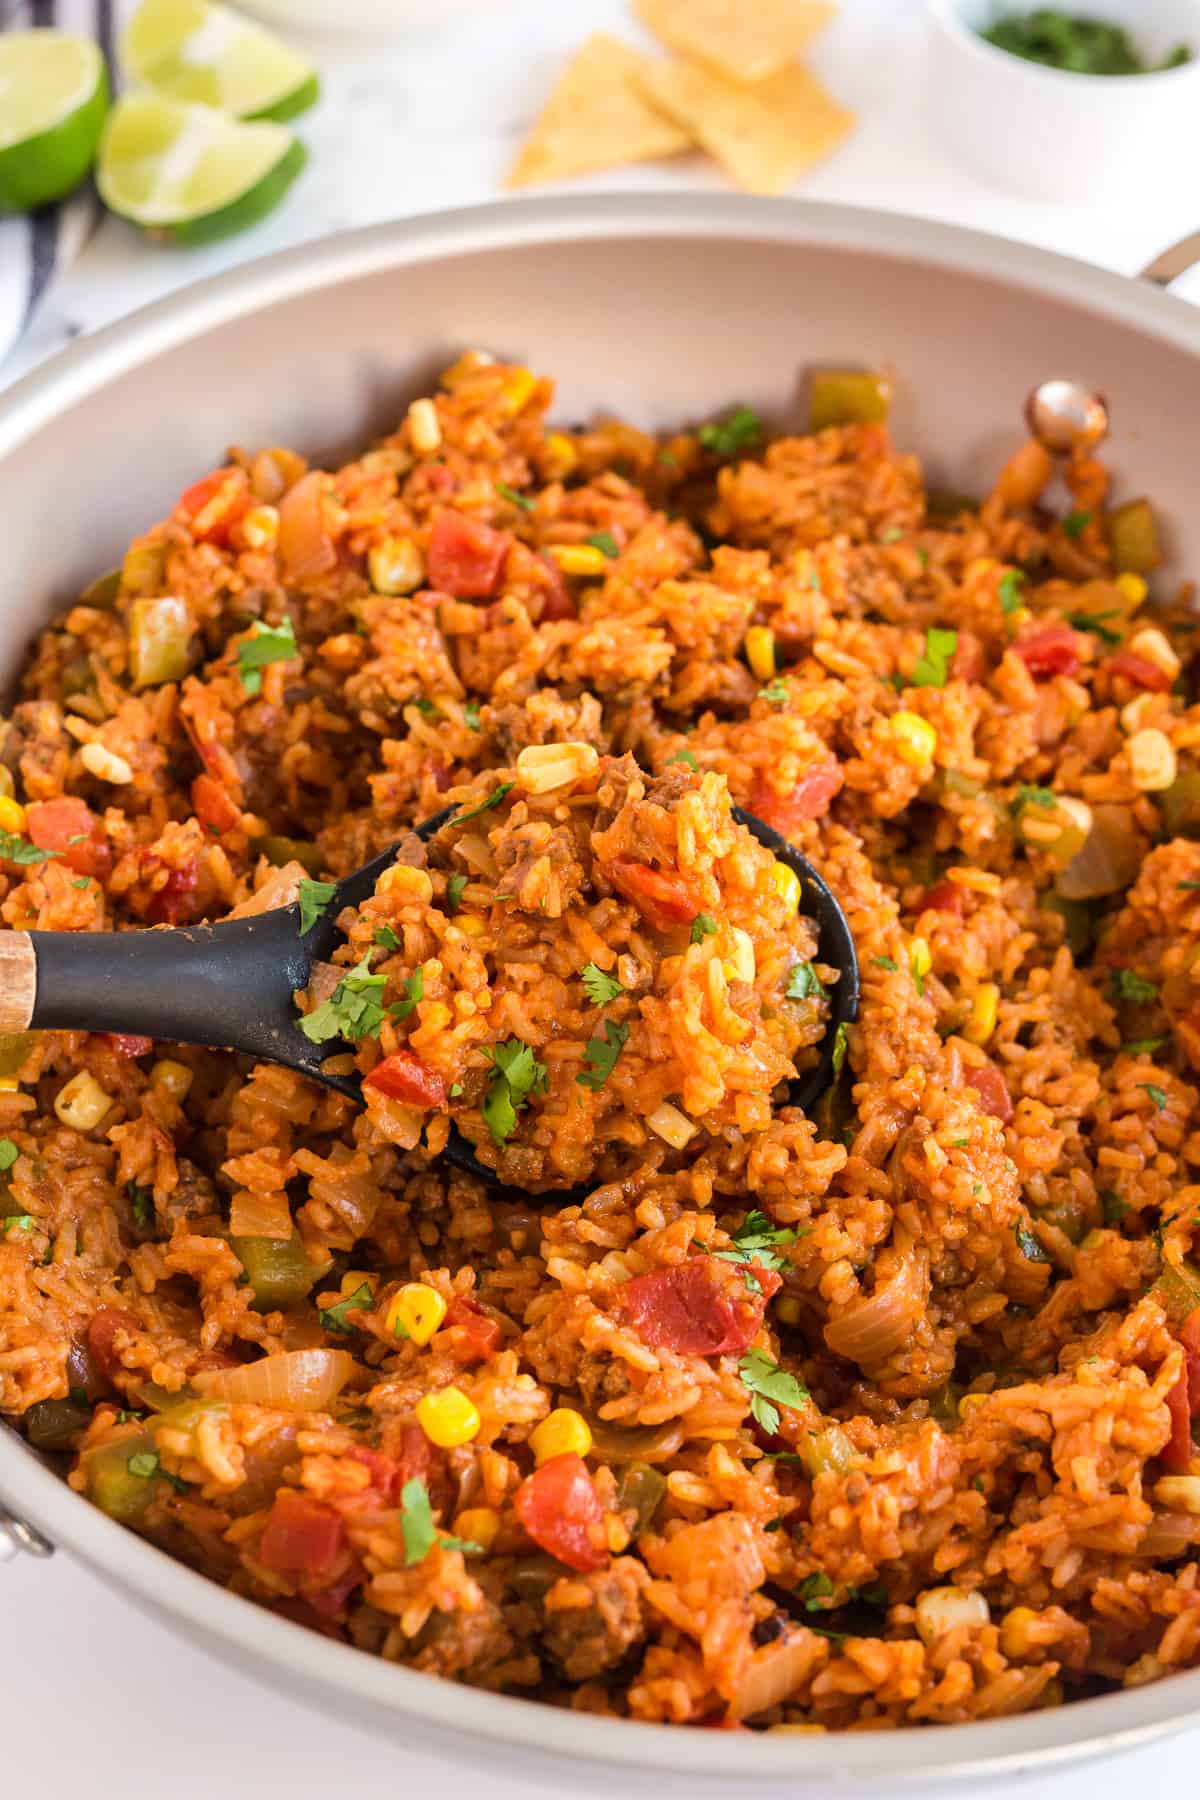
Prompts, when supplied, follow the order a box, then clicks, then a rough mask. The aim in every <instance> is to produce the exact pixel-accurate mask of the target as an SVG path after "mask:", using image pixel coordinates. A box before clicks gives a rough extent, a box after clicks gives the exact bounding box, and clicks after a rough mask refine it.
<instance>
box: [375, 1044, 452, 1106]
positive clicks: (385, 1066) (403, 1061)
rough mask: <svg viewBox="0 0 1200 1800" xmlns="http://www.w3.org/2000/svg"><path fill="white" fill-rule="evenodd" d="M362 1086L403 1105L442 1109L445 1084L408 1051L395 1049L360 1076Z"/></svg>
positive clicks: (444, 1099)
mask: <svg viewBox="0 0 1200 1800" xmlns="http://www.w3.org/2000/svg"><path fill="white" fill-rule="evenodd" d="M363 1086H364V1087H365V1088H373V1089H374V1090H375V1092H376V1093H377V1094H386V1095H387V1097H388V1099H389V1100H400V1101H403V1103H404V1104H405V1105H406V1106H445V1104H446V1083H445V1082H444V1081H443V1079H442V1077H441V1076H440V1075H439V1074H438V1072H437V1070H436V1069H431V1068H430V1067H429V1064H428V1063H423V1062H422V1061H421V1059H420V1057H419V1056H415V1055H414V1054H413V1052H412V1051H411V1050H396V1051H394V1052H393V1053H392V1055H391V1056H385V1057H384V1059H383V1061H382V1062H381V1063H379V1064H378V1066H377V1067H376V1068H374V1069H372V1070H371V1073H370V1074H369V1075H365V1076H364V1077H363Z"/></svg>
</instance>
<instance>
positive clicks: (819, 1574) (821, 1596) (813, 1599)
mask: <svg viewBox="0 0 1200 1800" xmlns="http://www.w3.org/2000/svg"><path fill="white" fill-rule="evenodd" d="M799 1591H800V1598H801V1600H803V1602H804V1610H805V1612H827V1611H828V1610H829V1609H828V1607H826V1606H823V1605H822V1604H821V1602H822V1601H824V1600H828V1599H829V1598H830V1596H831V1595H832V1594H833V1592H834V1586H833V1583H832V1581H831V1580H830V1579H829V1577H828V1575H827V1574H826V1573H825V1571H824V1569H818V1570H817V1571H816V1573H815V1574H814V1575H806V1576H805V1577H804V1580H803V1581H802V1582H801V1583H800V1590H799Z"/></svg>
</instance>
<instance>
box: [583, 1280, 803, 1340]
mask: <svg viewBox="0 0 1200 1800" xmlns="http://www.w3.org/2000/svg"><path fill="white" fill-rule="evenodd" d="M743 1266H744V1267H745V1269H746V1270H747V1271H748V1272H749V1273H751V1274H752V1275H753V1276H754V1279H755V1283H756V1286H757V1287H758V1288H759V1290H760V1291H759V1292H758V1293H754V1292H753V1291H752V1290H751V1289H750V1288H749V1287H747V1285H746V1281H745V1279H744V1276H743V1272H742V1267H741V1266H739V1265H738V1264H736V1263H729V1262H725V1261H723V1260H722V1259H721V1258H720V1257H716V1256H690V1257H689V1258H688V1260H687V1261H686V1262H682V1263H677V1264H676V1266H675V1267H674V1268H673V1269H653V1270H651V1272H650V1274H648V1275H637V1276H635V1277H634V1279H633V1280H632V1281H627V1282H625V1283H624V1285H623V1286H622V1287H620V1288H619V1289H618V1290H617V1298H616V1301H615V1303H614V1308H613V1310H614V1311H615V1312H616V1314H617V1316H618V1317H619V1318H621V1319H624V1320H625V1321H626V1323H627V1324H630V1325H632V1326H633V1328H634V1330H635V1331H636V1332H637V1334H638V1336H639V1337H640V1338H641V1340H642V1342H643V1343H644V1344H648V1345H649V1346H650V1348H651V1349H652V1350H677V1351H678V1352H679V1353H680V1354H681V1355H684V1356H723V1355H726V1354H728V1353H733V1352H737V1351H742V1350H745V1349H746V1347H747V1345H749V1344H750V1343H752V1342H753V1340H754V1339H755V1338H756V1337H757V1336H758V1333H759V1331H760V1330H761V1328H762V1321H763V1311H764V1309H765V1307H766V1304H767V1301H768V1300H769V1299H770V1297H771V1295H772V1294H773V1293H774V1292H775V1290H776V1289H777V1288H778V1287H779V1286H780V1277H779V1276H778V1275H777V1274H776V1273H775V1271H774V1270H773V1269H764V1268H762V1267H761V1266H760V1265H759V1264H758V1263H748V1264H745V1265H743Z"/></svg>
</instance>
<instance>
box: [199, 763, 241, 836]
mask: <svg viewBox="0 0 1200 1800" xmlns="http://www.w3.org/2000/svg"><path fill="white" fill-rule="evenodd" d="M192 811H193V812H194V813H195V815H196V817H197V818H198V819H199V821H200V823H201V824H202V825H208V826H210V827H211V828H212V830H213V831H216V832H221V831H232V830H233V828H234V826H235V825H240V824H241V820H242V813H241V808H240V807H239V806H237V805H236V804H235V802H234V801H233V800H231V799H230V797H229V795H228V794H227V793H226V791H225V789H224V788H223V787H222V786H221V784H220V782H219V781H217V780H215V779H214V777H213V776H211V775H197V777H196V779H195V781H193V783H192Z"/></svg>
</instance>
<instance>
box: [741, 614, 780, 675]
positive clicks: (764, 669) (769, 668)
mask: <svg viewBox="0 0 1200 1800" xmlns="http://www.w3.org/2000/svg"><path fill="white" fill-rule="evenodd" d="M742 647H743V649H744V650H745V652H746V661H747V662H748V663H749V664H750V673H751V674H752V675H757V676H758V679H759V680H760V681H770V679H771V677H772V675H774V673H775V633H774V632H773V631H772V630H771V628H770V626H769V625H751V626H749V627H748V629H747V631H746V637H745V642H744V644H743V646H742Z"/></svg>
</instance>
